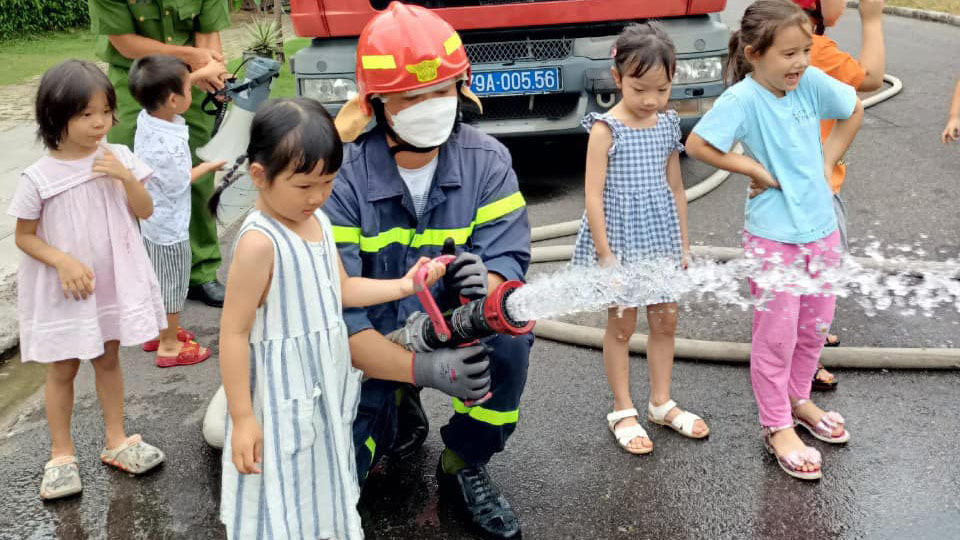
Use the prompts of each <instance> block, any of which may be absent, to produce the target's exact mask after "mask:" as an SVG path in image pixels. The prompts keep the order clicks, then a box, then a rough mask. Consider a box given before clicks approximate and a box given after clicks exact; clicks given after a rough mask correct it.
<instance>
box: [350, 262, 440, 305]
mask: <svg viewBox="0 0 960 540" xmlns="http://www.w3.org/2000/svg"><path fill="white" fill-rule="evenodd" d="M424 265H430V271H429V273H428V276H427V279H426V285H427V286H428V287H429V286H431V285H433V284H434V283H436V282H437V281H438V280H439V279H440V278H441V277H443V274H444V273H445V272H446V269H447V267H446V266H444V265H442V264H439V263H434V262H431V261H430V259H428V258H427V257H421V258H420V260H419V261H417V263H416V264H415V265H413V267H412V268H410V270H409V271H408V272H407V274H406V275H405V276H403V277H402V278H400V279H370V278H362V277H351V276H349V275H347V271H346V269H345V268H344V267H343V261H341V260H340V255H339V254H337V266H339V268H340V293H341V296H342V299H343V307H366V306H373V305H376V304H382V303H384V302H392V301H394V300H400V299H401V298H406V297H408V296H410V295H411V294H413V293H414V290H413V278H414V276H415V275H416V273H417V271H418V270H420V268H421V267H422V266H424Z"/></svg>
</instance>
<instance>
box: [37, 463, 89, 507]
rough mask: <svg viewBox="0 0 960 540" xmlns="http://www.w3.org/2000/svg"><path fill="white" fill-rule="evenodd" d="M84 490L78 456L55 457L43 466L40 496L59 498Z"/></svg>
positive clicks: (45, 498)
mask: <svg viewBox="0 0 960 540" xmlns="http://www.w3.org/2000/svg"><path fill="white" fill-rule="evenodd" d="M81 491H83V484H81V483H80V469H78V468H77V458H76V456H60V457H55V458H53V459H51V460H50V461H48V462H47V464H46V465H44V466H43V480H42V481H41V482H40V498H41V499H44V500H51V499H59V498H62V497H68V496H70V495H75V494H77V493H80V492H81Z"/></svg>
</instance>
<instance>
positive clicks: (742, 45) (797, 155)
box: [687, 0, 863, 479]
mask: <svg viewBox="0 0 960 540" xmlns="http://www.w3.org/2000/svg"><path fill="white" fill-rule="evenodd" d="M811 36H812V29H811V27H810V20H809V17H808V16H807V15H806V14H805V13H804V12H803V11H802V10H801V9H800V8H799V7H798V6H797V5H796V4H793V3H790V2H783V1H778V0H758V1H757V2H754V3H753V4H752V5H750V7H748V8H747V10H746V12H745V13H744V15H743V20H742V22H741V29H740V30H739V31H737V32H735V33H734V35H733V37H732V38H731V40H730V61H729V65H728V69H727V74H726V77H727V81H728V82H729V83H731V84H733V85H732V86H731V87H730V88H728V89H727V90H726V91H725V92H724V93H723V95H721V96H720V98H719V99H717V101H716V103H715V105H714V107H713V109H711V110H710V112H709V113H707V115H706V116H704V118H703V120H701V121H700V123H698V124H697V126H696V127H695V128H694V130H693V133H692V134H691V135H690V137H689V139H688V141H687V152H688V153H689V154H690V155H691V156H693V157H695V158H697V159H699V160H701V161H704V162H706V163H709V164H711V165H713V166H715V167H718V168H721V169H726V170H728V171H731V172H736V173H740V174H743V175H745V176H747V177H749V178H750V179H751V182H750V187H749V191H748V195H747V203H746V220H745V221H746V224H745V229H746V230H745V232H744V247H745V249H746V250H747V253H748V255H750V256H754V257H756V258H758V259H759V260H762V261H763V262H764V270H765V271H766V270H775V269H776V268H775V267H777V266H780V267H785V266H792V267H795V268H800V269H801V270H802V271H803V272H805V273H807V274H808V275H811V276H815V274H816V270H815V267H816V266H817V265H819V266H820V267H821V268H822V267H823V266H824V265H830V264H836V263H837V262H839V259H840V246H839V232H838V231H837V221H836V218H835V216H834V211H833V203H832V198H831V193H830V189H829V187H828V185H827V182H826V174H829V171H832V170H833V166H834V165H835V164H836V163H837V161H838V160H839V159H840V157H841V156H843V154H844V152H846V150H847V147H848V146H849V145H850V143H851V141H853V138H854V136H855V135H856V133H857V130H858V129H859V127H860V122H861V120H862V118H863V105H862V104H861V103H860V100H859V99H858V98H857V95H856V93H855V92H854V90H853V88H851V87H850V86H847V85H845V84H843V83H840V82H838V81H836V80H834V79H832V78H831V77H829V76H827V75H825V74H824V73H823V72H822V71H820V70H819V69H817V68H814V67H810V48H811V46H812V39H811ZM831 118H833V119H837V120H839V121H838V122H837V125H836V128H835V129H834V130H833V132H832V133H831V135H830V137H829V138H828V139H827V140H826V141H825V142H824V143H823V145H821V143H820V120H824V119H831ZM736 142H740V143H741V144H742V145H743V147H744V149H745V155H738V154H735V153H731V152H730V150H731V149H732V148H733V146H734V144H735V143H736ZM750 286H751V292H752V293H753V294H754V295H755V296H756V297H761V295H763V294H764V291H763V290H761V288H760V287H759V286H758V285H757V283H756V282H754V281H753V280H751V282H750ZM798 293H799V294H794V293H792V292H791V291H789V289H787V290H786V291H784V292H775V291H767V293H766V296H764V297H765V298H766V297H769V298H771V299H770V300H768V301H767V302H766V303H764V304H763V305H762V306H758V308H757V309H756V310H755V311H754V318H753V346H752V351H751V354H750V378H751V383H752V385H753V391H754V395H755V397H756V399H757V405H758V408H759V410H760V423H761V425H762V426H763V428H764V440H765V443H766V445H767V449H768V450H769V451H770V453H772V454H774V455H775V456H776V458H777V460H778V463H779V464H780V466H781V468H783V470H784V471H786V472H787V474H789V475H791V476H794V477H797V478H802V479H816V478H820V476H821V467H820V466H821V456H820V453H819V452H818V451H817V450H815V449H813V448H810V447H808V446H806V445H805V444H804V443H803V441H802V440H800V438H799V437H798V436H797V434H796V432H795V430H794V424H795V423H796V424H799V425H800V426H803V427H805V428H806V429H807V430H808V431H810V433H811V434H812V435H813V436H814V437H816V438H817V439H820V440H822V441H825V442H830V443H844V442H846V441H847V440H849V438H850V434H849V432H847V431H846V429H845V427H844V420H843V418H842V417H841V416H840V415H839V414H837V413H835V412H825V411H823V410H822V409H820V408H819V407H817V406H816V405H814V404H813V403H812V402H811V401H810V387H811V382H812V380H813V374H814V371H816V367H817V360H818V359H819V357H820V352H821V350H822V348H823V344H824V339H825V337H826V333H827V332H828V330H829V328H830V323H831V322H832V320H833V311H834V305H835V298H834V296H833V295H830V294H819V293H818V294H802V293H800V291H798Z"/></svg>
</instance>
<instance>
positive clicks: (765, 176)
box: [685, 133, 780, 198]
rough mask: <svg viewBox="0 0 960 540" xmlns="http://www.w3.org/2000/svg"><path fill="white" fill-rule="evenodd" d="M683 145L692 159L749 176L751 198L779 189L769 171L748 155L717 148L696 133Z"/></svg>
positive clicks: (778, 183) (778, 184) (777, 183)
mask: <svg viewBox="0 0 960 540" xmlns="http://www.w3.org/2000/svg"><path fill="white" fill-rule="evenodd" d="M685 146H686V148H687V154H689V155H690V156H691V157H693V158H694V159H698V160H700V161H702V162H704V163H706V164H707V165H712V166H714V167H716V168H718V169H723V170H725V171H730V172H732V173H738V174H742V175H744V176H746V177H748V178H750V179H751V182H750V197H751V198H753V197H756V196H757V195H760V194H761V193H763V192H764V191H766V190H767V189H770V188H775V189H780V182H778V181H777V180H776V179H775V178H774V177H773V175H771V174H770V171H768V170H767V169H766V168H765V167H764V166H763V165H761V164H760V162H758V161H757V160H755V159H753V158H751V157H749V156H745V155H743V154H737V153H736V152H729V151H727V152H724V151H722V150H719V149H718V148H716V147H714V146H713V145H712V144H710V143H708V142H707V141H706V140H704V138H703V137H701V136H699V135H697V134H696V133H691V134H690V135H689V136H688V137H687V142H686V145H685Z"/></svg>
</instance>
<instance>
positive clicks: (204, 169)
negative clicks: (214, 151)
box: [190, 160, 227, 182]
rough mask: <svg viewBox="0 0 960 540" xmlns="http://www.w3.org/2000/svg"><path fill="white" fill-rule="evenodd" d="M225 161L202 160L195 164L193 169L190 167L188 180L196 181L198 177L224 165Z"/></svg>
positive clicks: (217, 169)
mask: <svg viewBox="0 0 960 540" xmlns="http://www.w3.org/2000/svg"><path fill="white" fill-rule="evenodd" d="M226 164H227V162H226V161H222V160H221V161H204V162H203V163H201V164H199V165H197V166H196V167H194V168H193V169H190V181H191V182H196V181H197V180H198V179H199V178H202V177H204V176H206V175H208V174H210V173H212V172H215V171H219V170H220V169H222V168H223V166H224V165H226Z"/></svg>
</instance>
